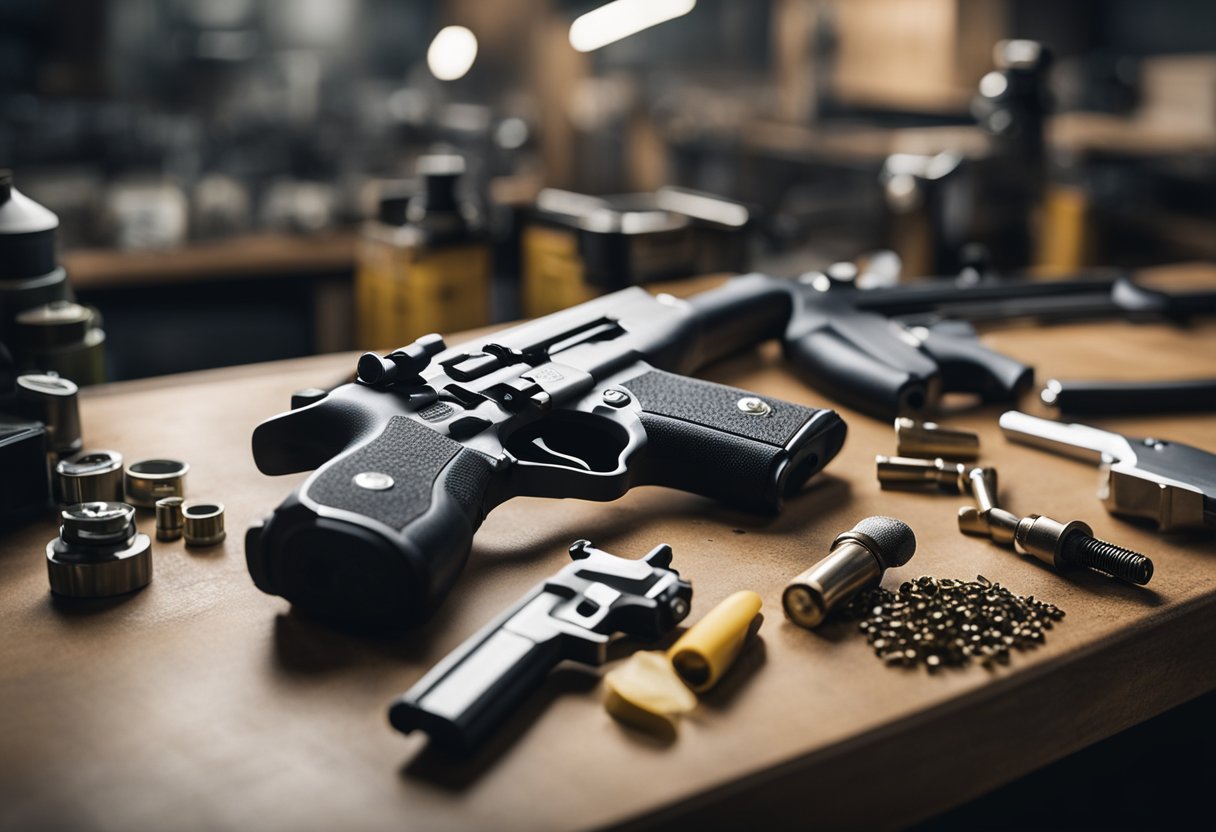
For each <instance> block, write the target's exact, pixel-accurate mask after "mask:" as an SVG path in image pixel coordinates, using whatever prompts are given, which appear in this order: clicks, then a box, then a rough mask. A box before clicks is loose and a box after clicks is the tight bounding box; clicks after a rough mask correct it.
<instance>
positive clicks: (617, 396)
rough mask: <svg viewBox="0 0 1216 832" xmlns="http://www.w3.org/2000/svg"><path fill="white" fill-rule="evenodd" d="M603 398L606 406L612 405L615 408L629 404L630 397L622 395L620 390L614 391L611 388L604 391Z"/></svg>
mask: <svg viewBox="0 0 1216 832" xmlns="http://www.w3.org/2000/svg"><path fill="white" fill-rule="evenodd" d="M603 398H604V404H608V405H612V406H613V407H621V406H622V405H626V404H629V396H628V395H626V394H625V393H622V392H621V391H620V390H613V389H611V388H609V389H608V390H605V391H604V396H603Z"/></svg>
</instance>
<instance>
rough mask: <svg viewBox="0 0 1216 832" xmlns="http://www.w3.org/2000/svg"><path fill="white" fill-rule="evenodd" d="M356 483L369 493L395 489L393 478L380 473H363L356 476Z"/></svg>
mask: <svg viewBox="0 0 1216 832" xmlns="http://www.w3.org/2000/svg"><path fill="white" fill-rule="evenodd" d="M354 482H355V485H357V486H359V487H360V488H365V489H367V490H368V491H387V490H388V489H390V488H392V487H393V478H392V477H390V476H389V475H388V474H383V473H381V472H379V471H361V472H360V473H358V474H355V477H354Z"/></svg>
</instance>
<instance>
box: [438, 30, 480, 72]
mask: <svg viewBox="0 0 1216 832" xmlns="http://www.w3.org/2000/svg"><path fill="white" fill-rule="evenodd" d="M476 59H477V38H476V37H474V35H473V33H472V32H470V31H469V30H468V29H466V28H465V27H463V26H444V27H443V28H442V29H440V30H439V34H437V35H435V39H434V40H433V41H431V46H430V48H429V49H427V50H426V65H427V66H428V67H430V69H431V74H432V75H434V76H435V77H436V78H438V79H439V80H440V81H455V80H456V79H457V78H463V77H464V76H465V74H466V73H468V71H469V70H470V69H471V68H472V67H473V61H475V60H476Z"/></svg>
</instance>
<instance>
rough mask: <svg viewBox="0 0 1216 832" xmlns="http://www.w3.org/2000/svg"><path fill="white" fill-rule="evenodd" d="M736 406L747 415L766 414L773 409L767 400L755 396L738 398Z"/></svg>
mask: <svg viewBox="0 0 1216 832" xmlns="http://www.w3.org/2000/svg"><path fill="white" fill-rule="evenodd" d="M738 407H739V409H740V410H742V411H743V412H744V413H746V414H747V415H749V416H767V415H768V414H769V413H771V412H772V410H773V409H772V408H771V407H769V404H768V402H766V401H765V400H764V399H761V398H757V397H756V396H744V397H743V398H741V399H739V402H738Z"/></svg>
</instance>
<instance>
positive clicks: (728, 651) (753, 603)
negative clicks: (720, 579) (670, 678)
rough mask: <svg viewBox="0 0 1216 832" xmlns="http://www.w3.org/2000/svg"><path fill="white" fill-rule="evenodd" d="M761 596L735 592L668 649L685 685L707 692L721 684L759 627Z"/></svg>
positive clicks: (747, 592) (698, 691)
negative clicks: (758, 617) (750, 636)
mask: <svg viewBox="0 0 1216 832" xmlns="http://www.w3.org/2000/svg"><path fill="white" fill-rule="evenodd" d="M759 613H760V596H759V595H757V594H756V593H754V592H752V591H751V590H748V589H745V590H741V591H740V592H736V593H735V594H734V595H731V596H730V597H729V598H727V599H726V600H725V601H723V602H722V603H720V604H718V606H716V607H714V608H713V609H712V610H710V611H709V612H708V613H706V614H705V617H704V618H702V619H701V620H700V621H698V622H697V623H696V625H694V626H693V627H692V628H691V629H689V630H688V631H687V632H686V633H684V635H682V636H680V639H679V641H677V642H676V643H675V644H673V645H672V646H671V649H670V650H668V651H667V656H668V658H669V659H671V664H672V666H673V667H674V668H675V671H676V673H678V674H679V675H680V678H681V679H683V680H684V684H686V685H688V686H689V687H690V688H692V689H693V690H695V691H696V692H697V693H704V692H705V691H707V690H709V689H710V688H712V687H713V686H714V685H716V684H717V683H718V680H719V679H721V678H722V675H723V674H724V673H726V671H727V670H729V669H730V666H731V665H732V664H734V663H735V659H737V658H739V654H740V653H741V652H742V651H743V645H744V644H745V643H746V642H747V637H748V636H749V635H750V634H751V633H752V632H754V631H755V630H757V629H759V625H758V622H757V616H758V615H759Z"/></svg>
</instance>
